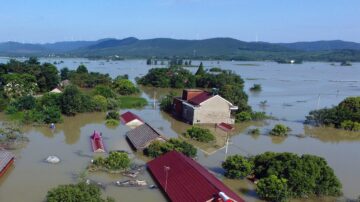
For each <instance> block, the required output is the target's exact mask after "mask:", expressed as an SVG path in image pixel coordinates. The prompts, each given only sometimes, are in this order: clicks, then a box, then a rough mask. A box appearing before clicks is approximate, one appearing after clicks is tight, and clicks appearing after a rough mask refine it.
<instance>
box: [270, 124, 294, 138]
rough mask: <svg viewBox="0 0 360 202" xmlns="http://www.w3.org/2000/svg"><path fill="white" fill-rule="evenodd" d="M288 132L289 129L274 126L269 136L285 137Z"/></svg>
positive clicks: (281, 125) (278, 125)
mask: <svg viewBox="0 0 360 202" xmlns="http://www.w3.org/2000/svg"><path fill="white" fill-rule="evenodd" d="M289 131H291V129H290V128H289V127H287V126H285V125H283V124H276V125H275V126H274V128H273V129H272V130H271V131H270V133H269V134H270V135H273V136H287V135H288V133H289Z"/></svg>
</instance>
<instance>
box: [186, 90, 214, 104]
mask: <svg viewBox="0 0 360 202" xmlns="http://www.w3.org/2000/svg"><path fill="white" fill-rule="evenodd" d="M211 97H213V95H212V94H211V93H209V92H206V91H204V92H202V93H200V94H199V95H197V96H195V97H193V98H191V99H190V100H188V102H189V103H191V104H194V105H200V104H201V103H202V102H204V101H206V100H208V99H209V98H211Z"/></svg>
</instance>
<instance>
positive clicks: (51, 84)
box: [37, 63, 60, 92]
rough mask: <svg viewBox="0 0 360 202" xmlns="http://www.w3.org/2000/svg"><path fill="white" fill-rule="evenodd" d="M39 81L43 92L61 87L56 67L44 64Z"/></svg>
mask: <svg viewBox="0 0 360 202" xmlns="http://www.w3.org/2000/svg"><path fill="white" fill-rule="evenodd" d="M37 80H38V81H37V82H38V86H39V88H40V90H41V91H42V92H46V91H50V90H52V89H54V88H55V87H57V86H58V85H59V82H60V77H59V71H58V70H57V68H56V67H55V66H54V65H52V64H50V63H44V64H43V65H42V66H41V73H40V76H39V77H38V78H37Z"/></svg>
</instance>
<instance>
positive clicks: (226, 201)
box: [219, 192, 234, 202]
mask: <svg viewBox="0 0 360 202" xmlns="http://www.w3.org/2000/svg"><path fill="white" fill-rule="evenodd" d="M219 196H220V198H221V199H222V201H224V202H234V200H232V199H231V198H230V197H228V196H227V195H226V194H225V193H224V192H219Z"/></svg>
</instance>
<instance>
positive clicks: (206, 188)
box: [147, 151, 244, 202]
mask: <svg viewBox="0 0 360 202" xmlns="http://www.w3.org/2000/svg"><path fill="white" fill-rule="evenodd" d="M147 165H148V169H149V170H150V172H151V174H152V175H153V176H154V178H155V179H156V181H157V182H158V183H159V185H160V186H161V187H162V189H163V190H164V192H165V193H166V194H167V196H168V197H169V199H170V200H171V201H173V202H189V201H194V202H197V201H198V202H204V201H208V200H210V199H212V198H215V199H218V198H219V192H224V193H225V194H226V195H227V196H229V197H231V198H232V199H234V200H235V201H237V202H242V201H244V200H243V199H241V198H240V197H239V196H238V195H236V194H235V193H234V192H233V191H231V190H230V189H229V188H228V187H226V186H225V185H224V184H223V183H222V182H221V181H220V180H219V179H217V178H216V177H215V176H214V175H213V174H211V173H210V172H209V171H208V170H206V169H205V168H204V167H202V166H201V165H200V164H198V163H197V162H196V161H194V160H193V159H191V158H189V157H187V156H185V155H184V154H182V153H179V152H177V151H171V152H168V153H166V154H164V155H162V156H160V157H158V158H156V159H154V160H152V161H150V162H148V164H147ZM166 169H167V170H166ZM166 172H167V180H166ZM166 181H167V183H166ZM166 184H167V185H166ZM165 187H166V190H165Z"/></svg>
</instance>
